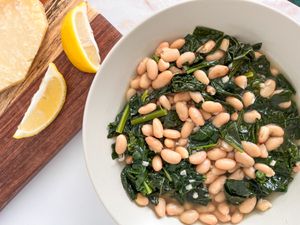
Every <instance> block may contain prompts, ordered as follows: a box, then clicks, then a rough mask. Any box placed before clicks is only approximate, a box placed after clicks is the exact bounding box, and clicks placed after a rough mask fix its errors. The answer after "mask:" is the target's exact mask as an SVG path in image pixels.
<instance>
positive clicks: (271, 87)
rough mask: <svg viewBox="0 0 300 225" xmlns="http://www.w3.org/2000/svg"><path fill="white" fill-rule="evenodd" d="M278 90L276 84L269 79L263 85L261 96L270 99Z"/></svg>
mask: <svg viewBox="0 0 300 225" xmlns="http://www.w3.org/2000/svg"><path fill="white" fill-rule="evenodd" d="M275 89H276V82H275V81H274V80H272V79H268V80H266V81H265V83H263V84H262V85H261V88H260V92H259V93H260V95H261V96H262V97H264V98H269V97H271V96H272V94H273V92H274V91H275Z"/></svg>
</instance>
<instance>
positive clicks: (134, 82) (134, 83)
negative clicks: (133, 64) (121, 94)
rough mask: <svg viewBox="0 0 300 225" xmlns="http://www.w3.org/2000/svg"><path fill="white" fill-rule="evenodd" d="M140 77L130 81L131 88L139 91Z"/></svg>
mask: <svg viewBox="0 0 300 225" xmlns="http://www.w3.org/2000/svg"><path fill="white" fill-rule="evenodd" d="M140 79H141V77H140V76H136V77H135V78H134V79H132V80H131V81H130V87H131V88H133V89H135V90H137V89H139V88H140Z"/></svg>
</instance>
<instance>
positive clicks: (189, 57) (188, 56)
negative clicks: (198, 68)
mask: <svg viewBox="0 0 300 225" xmlns="http://www.w3.org/2000/svg"><path fill="white" fill-rule="evenodd" d="M195 58H196V56H195V53H193V52H185V53H183V54H181V55H180V56H179V58H178V59H177V60H176V66H177V67H178V68H182V66H183V65H184V64H185V63H188V64H189V65H191V64H192V63H193V62H194V60H195Z"/></svg>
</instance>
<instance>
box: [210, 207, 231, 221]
mask: <svg viewBox="0 0 300 225" xmlns="http://www.w3.org/2000/svg"><path fill="white" fill-rule="evenodd" d="M213 213H214V215H215V216H216V217H217V219H218V220H219V221H220V222H222V223H227V222H229V221H230V220H231V216H230V215H229V214H227V215H223V214H222V213H220V212H219V210H216V211H214V212H213Z"/></svg>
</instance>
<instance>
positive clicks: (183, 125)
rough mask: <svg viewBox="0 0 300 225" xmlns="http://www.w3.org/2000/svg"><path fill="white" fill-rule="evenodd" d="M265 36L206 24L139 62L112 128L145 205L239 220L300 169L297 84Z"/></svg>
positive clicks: (129, 183)
mask: <svg viewBox="0 0 300 225" xmlns="http://www.w3.org/2000/svg"><path fill="white" fill-rule="evenodd" d="M261 46H262V44H261V43H257V44H248V43H243V42H241V41H239V40H238V39H236V38H235V37H232V36H229V35H226V34H225V33H223V32H221V31H218V30H215V29H211V28H207V27H200V26H199V27H196V29H195V30H194V31H193V33H192V34H188V35H187V36H185V37H184V38H179V39H177V40H175V41H173V42H172V43H169V42H162V43H161V44H159V46H158V47H157V49H156V50H155V51H154V53H153V55H152V56H149V57H145V58H144V59H143V60H142V61H141V62H140V63H139V64H138V66H137V70H136V75H135V77H134V78H133V79H132V80H131V82H130V87H129V89H128V91H127V93H126V98H127V102H126V105H125V106H124V108H123V110H122V111H121V112H120V113H119V114H118V115H117V116H116V119H115V121H114V122H112V123H110V124H109V126H108V130H109V133H108V138H116V139H115V143H114V144H113V145H112V149H113V151H112V158H113V159H119V161H124V162H125V163H124V168H123V170H122V173H121V181H122V184H123V188H124V189H125V191H126V192H127V194H128V196H129V197H130V198H131V199H132V200H134V201H135V202H136V203H137V204H138V205H139V206H147V205H149V206H150V207H152V208H153V209H154V211H155V213H156V215H157V216H158V217H164V216H166V215H167V216H176V217H178V218H179V220H180V221H181V222H182V223H184V224H193V223H196V222H197V221H200V222H201V223H203V224H209V225H215V224H218V223H226V222H231V223H233V224H237V223H239V222H240V221H241V220H242V219H243V217H244V216H245V215H246V214H249V213H251V212H252V211H253V210H255V209H257V210H259V211H266V210H268V209H270V208H271V207H272V204H271V202H270V199H269V200H267V198H268V197H269V196H270V195H271V194H272V193H273V192H286V191H287V189H288V185H289V184H290V182H291V181H292V180H293V175H294V173H296V172H298V171H299V170H300V164H299V161H300V155H299V147H298V145H297V140H298V139H299V138H300V130H299V128H300V118H299V114H298V110H297V105H296V102H295V101H294V96H295V93H296V91H295V89H294V88H293V86H292V85H291V84H290V82H289V81H288V80H287V79H286V78H285V77H284V75H283V74H281V73H280V72H279V71H278V69H276V68H275V67H273V66H271V65H270V62H269V60H268V59H267V57H266V56H265V55H264V54H263V53H262V52H261V51H260V49H261Z"/></svg>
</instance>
